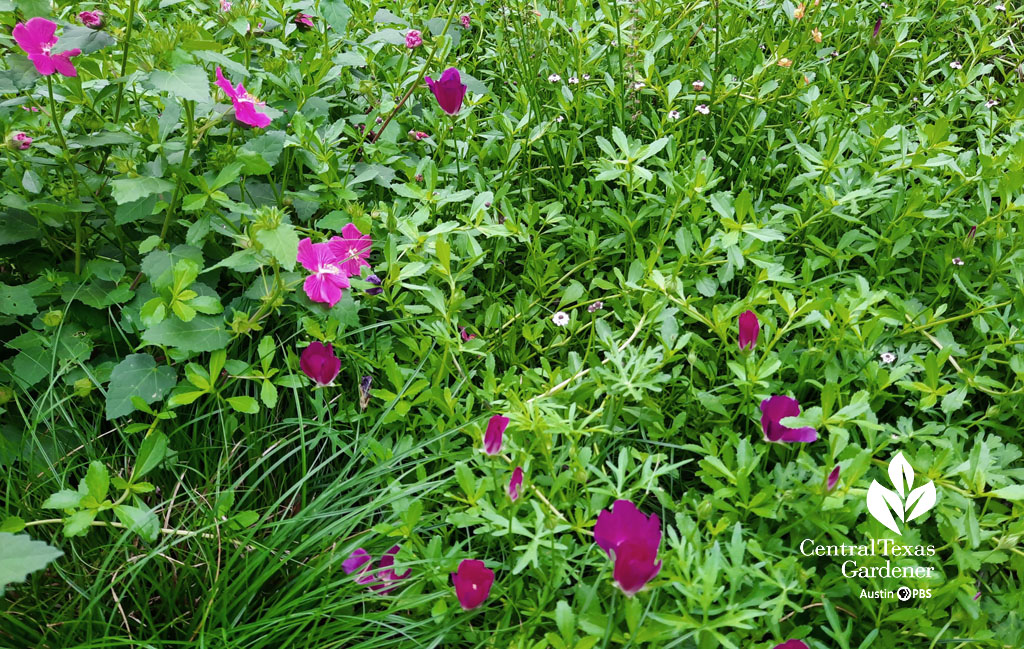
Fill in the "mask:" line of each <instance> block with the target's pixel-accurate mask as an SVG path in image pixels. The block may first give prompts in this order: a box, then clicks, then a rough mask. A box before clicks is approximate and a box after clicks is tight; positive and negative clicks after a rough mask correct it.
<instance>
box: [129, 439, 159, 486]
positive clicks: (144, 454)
mask: <svg viewBox="0 0 1024 649" xmlns="http://www.w3.org/2000/svg"><path fill="white" fill-rule="evenodd" d="M166 453H167V435H165V434H163V433H161V432H160V431H158V430H157V431H153V432H152V433H150V434H149V435H148V436H147V437H146V438H145V439H144V440H142V445H141V446H140V447H139V454H138V455H137V456H136V457H135V469H134V470H133V471H132V480H133V481H134V480H137V479H138V478H141V477H142V476H144V475H146V474H147V473H149V472H150V471H152V470H153V469H154V468H156V466H157V465H158V464H160V462H162V461H163V459H164V455H165V454H166Z"/></svg>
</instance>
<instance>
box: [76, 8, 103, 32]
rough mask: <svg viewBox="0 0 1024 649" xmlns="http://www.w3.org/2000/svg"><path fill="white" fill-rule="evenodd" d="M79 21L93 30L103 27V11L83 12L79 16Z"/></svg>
mask: <svg viewBox="0 0 1024 649" xmlns="http://www.w3.org/2000/svg"><path fill="white" fill-rule="evenodd" d="M78 21H79V22H80V23H82V24H83V25H85V26H86V27H89V28H91V29H99V28H101V27H103V12H102V11H83V12H81V13H79V14H78Z"/></svg>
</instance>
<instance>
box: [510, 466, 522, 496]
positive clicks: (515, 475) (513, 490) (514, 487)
mask: <svg viewBox="0 0 1024 649" xmlns="http://www.w3.org/2000/svg"><path fill="white" fill-rule="evenodd" d="M522 486H523V467H521V466H517V467H516V470H515V471H513V472H512V479H511V480H509V482H508V497H509V498H511V499H512V502H515V501H517V500H519V490H520V489H521V488H522Z"/></svg>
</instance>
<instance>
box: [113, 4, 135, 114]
mask: <svg viewBox="0 0 1024 649" xmlns="http://www.w3.org/2000/svg"><path fill="white" fill-rule="evenodd" d="M138 8H139V0H131V4H130V5H128V29H127V30H126V31H125V33H124V49H122V50H121V84H120V85H119V86H118V87H117V105H116V106H115V108H114V121H115V122H117V121H118V120H119V119H120V118H121V99H122V98H123V97H124V75H125V73H126V72H127V71H128V51H129V50H130V49H131V44H132V25H133V24H135V11H136V10H137V9H138Z"/></svg>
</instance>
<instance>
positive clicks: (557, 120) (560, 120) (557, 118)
mask: <svg viewBox="0 0 1024 649" xmlns="http://www.w3.org/2000/svg"><path fill="white" fill-rule="evenodd" d="M563 119H565V118H564V117H562V116H561V115H559V116H558V117H556V118H555V121H556V122H558V123H559V124H561V123H562V120H563Z"/></svg>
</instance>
